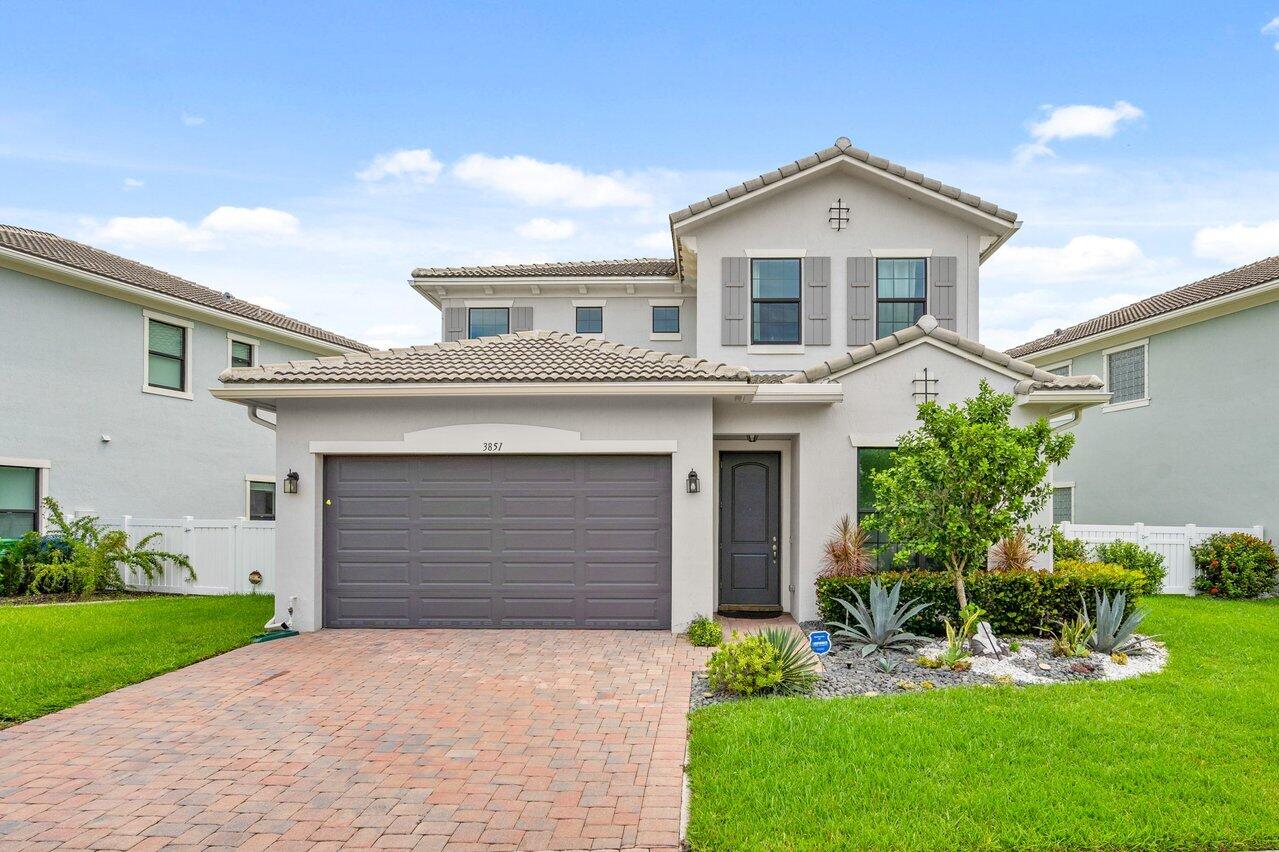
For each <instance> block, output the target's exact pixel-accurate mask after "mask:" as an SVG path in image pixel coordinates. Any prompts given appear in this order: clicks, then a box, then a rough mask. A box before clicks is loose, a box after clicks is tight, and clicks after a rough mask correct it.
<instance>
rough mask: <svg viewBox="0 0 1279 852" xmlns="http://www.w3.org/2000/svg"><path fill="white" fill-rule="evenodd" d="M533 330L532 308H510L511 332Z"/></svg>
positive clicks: (526, 306)
mask: <svg viewBox="0 0 1279 852" xmlns="http://www.w3.org/2000/svg"><path fill="white" fill-rule="evenodd" d="M532 330H533V306H532V305H524V306H523V307H519V308H511V331H532Z"/></svg>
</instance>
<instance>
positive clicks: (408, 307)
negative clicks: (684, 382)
mask: <svg viewBox="0 0 1279 852" xmlns="http://www.w3.org/2000/svg"><path fill="white" fill-rule="evenodd" d="M0 9H3V18H4V21H5V23H4V26H3V28H0V80H2V81H3V85H0V222H6V223H9V224H16V225H22V226H26V227H32V228H38V229H41V230H49V231H53V232H55V233H58V234H62V235H64V236H68V237H72V238H75V239H79V240H82V241H84V242H88V243H90V244H92V245H96V246H100V247H102V248H105V249H108V250H111V251H114V252H117V253H119V254H123V255H125V256H127V257H131V258H135V259H137V260H141V261H143V262H145V263H149V264H151V265H153V266H157V267H160V268H162V269H165V270H167V271H169V272H173V273H175V274H178V275H182V276H184V277H187V278H190V279H193V280H195V281H198V282H200V283H202V284H206V285H208V286H210V287H214V288H216V289H218V290H227V291H230V292H232V293H234V294H235V295H236V296H238V297H240V298H244V299H248V300H250V301H255V302H258V303H260V304H263V305H265V306H267V307H270V308H273V309H276V310H281V311H284V312H286V313H289V314H291V315H293V316H296V317H298V318H300V319H304V320H307V321H309V322H313V323H316V324H318V325H320V326H323V327H325V328H329V329H332V330H334V331H338V332H341V333H343V334H347V335H350V336H352V337H355V338H357V339H360V340H364V341H366V342H368V343H371V344H374V345H378V346H389V345H404V344H410V343H427V342H432V341H434V340H437V339H438V337H439V315H438V312H437V311H436V310H435V309H434V308H432V307H431V306H430V304H429V303H427V302H426V300H425V299H423V298H422V297H420V296H419V295H417V294H416V293H414V292H412V291H411V290H410V288H409V287H408V284H407V281H408V277H409V273H410V270H411V269H412V268H413V267H415V266H448V265H465V264H477V263H491V262H537V261H546V260H570V259H599V258H615V257H636V256H658V257H661V256H666V257H669V256H670V243H669V236H668V232H667V224H666V216H667V214H668V213H669V212H671V211H673V210H677V209H679V208H681V207H684V206H685V205H687V204H689V203H691V202H693V201H696V200H698V199H700V198H704V197H706V196H707V195H711V194H713V193H715V192H718V191H720V190H722V189H724V188H726V187H728V186H730V185H732V184H735V183H738V182H741V181H742V180H744V179H746V178H749V177H753V176H755V175H758V174H760V173H761V172H765V171H769V170H771V169H773V168H776V167H777V166H779V165H781V164H783V163H786V162H789V161H792V160H795V159H797V158H798V157H801V156H804V155H806V154H808V153H810V152H812V151H815V150H818V149H821V148H824V147H827V146H829V145H830V144H832V143H833V141H834V140H835V138H836V137H838V136H848V137H849V138H851V139H852V140H853V143H854V144H855V145H857V146H858V147H861V148H865V149H867V150H869V151H871V152H872V153H875V154H878V155H880V156H884V157H887V158H889V159H892V160H894V161H896V162H899V163H902V164H904V165H906V166H908V167H910V168H913V169H916V170H918V171H921V172H923V173H924V174H926V175H929V176H930V177H934V178H937V179H939V180H942V181H944V182H946V183H950V184H952V185H955V186H959V187H962V188H963V189H964V190H966V191H968V192H972V193H975V194H977V195H980V196H982V197H983V198H987V199H990V200H993V201H995V202H996V203H998V204H999V205H1000V206H1002V207H1004V208H1007V209H1011V210H1015V211H1017V213H1018V215H1019V216H1020V218H1021V219H1022V220H1023V221H1024V222H1025V224H1024V226H1023V228H1022V230H1021V231H1020V232H1019V233H1018V234H1017V235H1016V236H1015V237H1014V238H1013V239H1012V240H1011V241H1010V242H1009V243H1008V244H1007V245H1005V246H1004V247H1003V248H1001V249H1000V250H999V252H998V253H997V254H996V255H995V256H994V257H993V258H992V259H991V260H989V261H987V263H986V264H985V265H984V266H983V267H982V279H981V284H982V295H981V301H982V331H981V337H982V341H983V342H985V343H987V344H988V345H993V346H997V347H1008V346H1013V345H1015V344H1017V343H1021V342H1023V341H1025V340H1027V339H1030V338H1033V337H1036V336H1038V335H1040V334H1044V333H1048V332H1050V331H1052V330H1053V329H1054V328H1059V327H1063V326H1066V325H1069V324H1071V323H1074V322H1078V321H1080V320H1083V319H1087V318H1088V317H1091V316H1094V315H1096V314H1099V313H1103V312H1105V311H1107V310H1110V309H1113V308H1115V307H1118V306H1120V305H1123V304H1127V303H1129V302H1131V301H1134V300H1136V299H1138V298H1140V297H1143V296H1146V295H1149V294H1151V293H1155V292H1158V291H1160V290H1165V289H1168V288H1171V287H1174V286H1177V285H1179V284H1183V283H1187V282H1189V281H1192V280H1195V279H1197V278H1200V277H1203V276H1205V275H1209V274H1212V273H1214V272H1218V271H1222V270H1225V269H1228V268H1231V267H1234V266H1238V265H1240V264H1242V263H1246V262H1248V261H1251V260H1255V259H1259V258H1261V257H1265V256H1269V255H1274V254H1279V0H1268V2H1219V3H1212V4H1207V3H1204V4H1175V5H1174V4H1166V3H1136V2H1130V3H1113V2H1104V3H1094V2H1072V3H1068V4H1048V3H1023V4H1016V5H1014V4H1009V3H952V2H947V3H936V2H914V3H900V4H890V3H884V2H880V3H856V2H847V0H846V2H840V3H819V2H810V3H805V4H802V5H796V4H794V3H787V4H776V5H769V4H749V3H743V2H740V0H738V2H732V3H696V2H684V3H665V2H649V3H644V4H612V3H599V2H591V3H576V2H564V1H563V0H560V1H559V2H553V3H535V2H526V3H520V4H505V3H484V2H472V3H413V4H397V3H379V4H354V3H351V4H335V3H322V2H307V3H296V4H291V3H286V2H274V3H267V4H254V5H252V6H250V5H249V4H240V3H237V4H230V3H217V2H204V3H199V4H196V3H188V2H166V3H156V4H146V3H132V4H119V3H110V2H93V3H75V4H68V3H52V2H43V3H39V4H26V3H22V2H13V0H0Z"/></svg>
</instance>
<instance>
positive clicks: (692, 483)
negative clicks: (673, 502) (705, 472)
mask: <svg viewBox="0 0 1279 852" xmlns="http://www.w3.org/2000/svg"><path fill="white" fill-rule="evenodd" d="M687 487H688V493H689V494H696V493H697V492H699V491H701V490H702V481H701V480H700V479H698V478H697V471H695V470H690V471H689V472H688V481H687Z"/></svg>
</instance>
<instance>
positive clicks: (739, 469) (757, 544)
mask: <svg viewBox="0 0 1279 852" xmlns="http://www.w3.org/2000/svg"><path fill="white" fill-rule="evenodd" d="M781 469H782V462H781V454H779V453H720V457H719V500H720V504H719V605H720V608H722V609H733V608H737V609H755V610H758V609H781V605H782V595H781V585H782V582H781V578H782V572H781V563H780V561H779V556H778V554H779V552H780V551H779V547H780V543H779V539H780V538H781V533H782V530H781V526H782V524H781Z"/></svg>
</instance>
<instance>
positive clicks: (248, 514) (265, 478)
mask: <svg viewBox="0 0 1279 852" xmlns="http://www.w3.org/2000/svg"><path fill="white" fill-rule="evenodd" d="M254 482H269V483H271V484H272V485H276V482H275V477H274V476H270V475H267V474H265V473H249V474H245V476H244V519H245V520H246V521H247V520H250V519H252V517H253V512H252V505H253V503H252V500H253V490H252V486H253V483H254ZM275 496H276V497H279V496H280V487H279V486H278V485H276V488H275ZM277 515H278V513H277Z"/></svg>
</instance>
